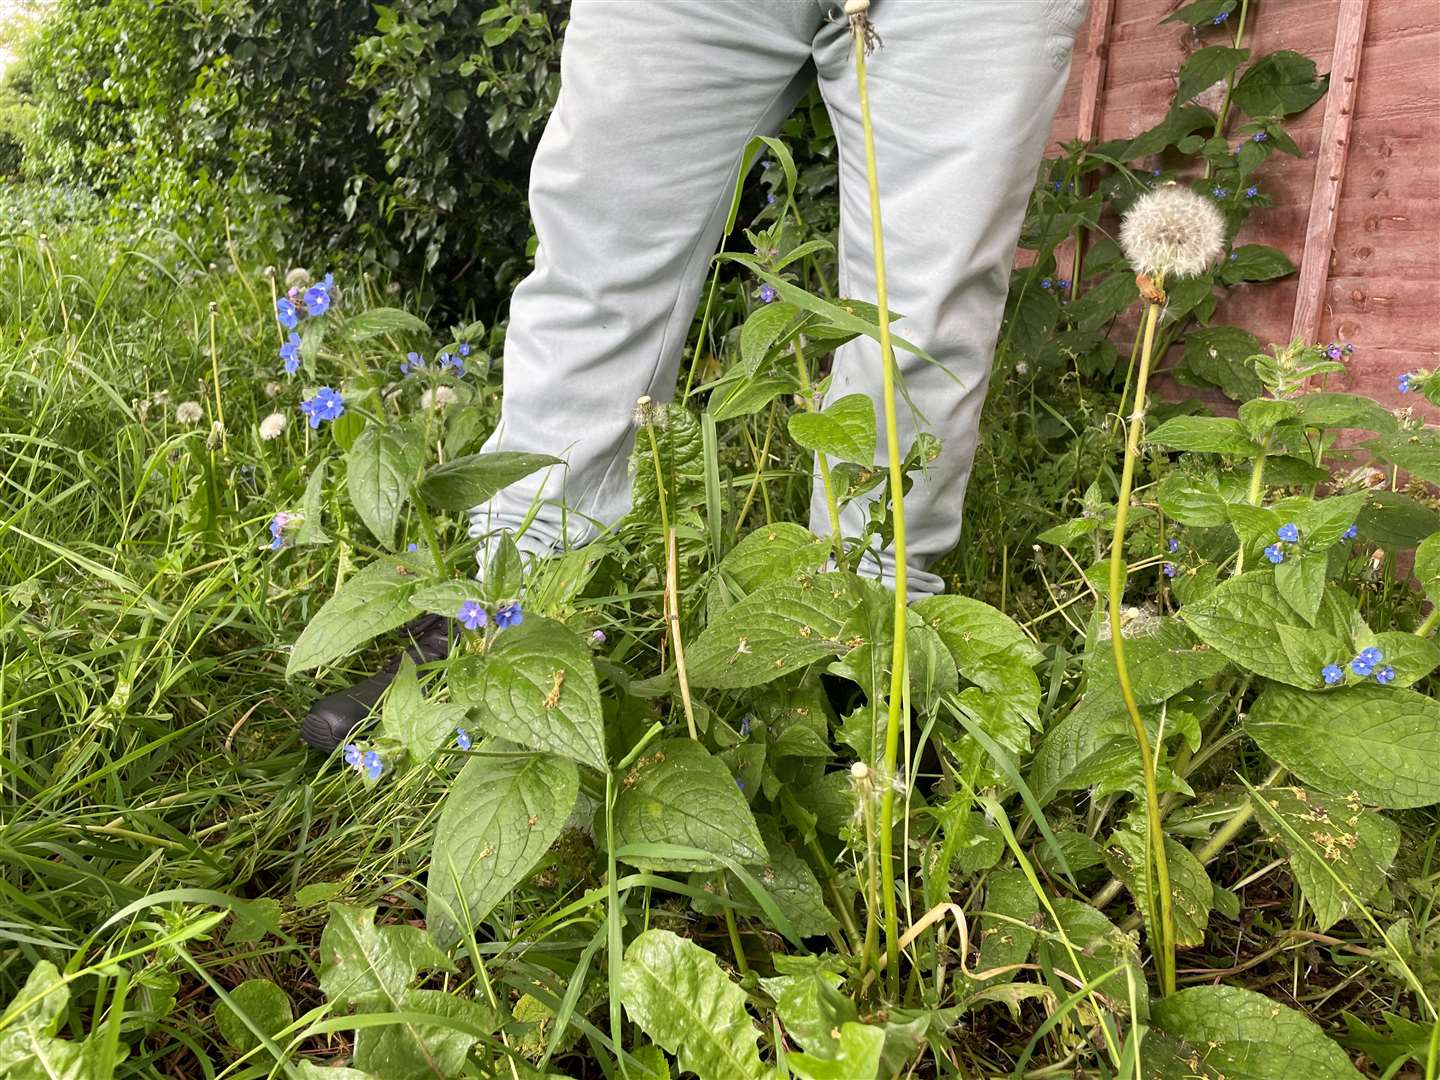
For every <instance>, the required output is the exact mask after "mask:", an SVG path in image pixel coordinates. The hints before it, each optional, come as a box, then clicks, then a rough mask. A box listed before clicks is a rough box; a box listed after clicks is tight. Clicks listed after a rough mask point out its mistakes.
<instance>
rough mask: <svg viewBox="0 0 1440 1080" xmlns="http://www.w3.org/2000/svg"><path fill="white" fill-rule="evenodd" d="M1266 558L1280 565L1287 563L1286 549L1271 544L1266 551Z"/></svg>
mask: <svg viewBox="0 0 1440 1080" xmlns="http://www.w3.org/2000/svg"><path fill="white" fill-rule="evenodd" d="M1265 558H1267V559H1269V560H1270V561H1271V562H1272V563H1275V564H1277V565H1278V564H1280V563H1282V562H1284V561H1285V549H1284V548H1282V547H1281V546H1280V545H1279V544H1271V545H1270V546H1269V547H1267V548H1266V549H1265Z"/></svg>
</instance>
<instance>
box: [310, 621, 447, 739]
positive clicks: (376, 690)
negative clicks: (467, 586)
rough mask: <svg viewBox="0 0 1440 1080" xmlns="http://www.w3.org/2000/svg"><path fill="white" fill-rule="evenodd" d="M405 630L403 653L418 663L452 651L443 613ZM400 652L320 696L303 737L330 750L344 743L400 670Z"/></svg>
mask: <svg viewBox="0 0 1440 1080" xmlns="http://www.w3.org/2000/svg"><path fill="white" fill-rule="evenodd" d="M405 633H406V635H407V636H408V638H409V644H407V645H406V646H405V649H404V653H406V654H408V655H409V656H410V659H411V660H413V661H415V663H417V664H428V663H432V662H434V661H436V660H443V659H444V658H445V657H446V656H448V655H450V641H451V637H450V634H451V628H450V620H449V619H447V618H445V617H444V616H443V615H425V616H423V617H421V618H419V619H416V620H415V621H414V622H412V623H410V624H408V625H407V626H406V627H405ZM401 655H402V654H397V655H396V656H394V657H393V658H392V659H391V660H390V661H389V662H388V663H386V665H385V666H384V667H383V668H381V669H380V670H379V671H378V672H376V673H375V674H374V675H371V676H370V677H369V678H368V679H361V680H360V681H359V682H358V683H356V684H355V685H354V686H350V687H346V688H345V689H344V690H337V691H336V692H335V693H333V694H327V695H326V696H325V697H322V698H320V699H319V700H317V701H316V702H315V703H314V704H313V705H311V706H310V712H309V713H308V714H307V715H306V717H305V722H304V723H302V724H301V725H300V738H301V739H302V740H304V741H305V743H306V744H307V745H309V746H312V747H314V748H315V749H316V750H321V751H324V752H325V753H327V754H328V753H330V752H331V751H332V750H334V749H335V748H336V747H337V746H339V745H340V744H341V743H343V742H344V741H345V739H346V738H347V737H348V736H349V734H350V732H352V731H354V730H355V727H356V725H357V724H359V723H360V721H362V720H364V719H365V718H366V717H367V716H369V715H370V711H371V710H372V709H374V708H375V703H376V702H377V701H379V700H380V695H381V694H383V693H384V692H385V688H386V687H387V686H389V685H390V683H391V681H392V680H393V679H394V678H395V673H396V672H397V671H399V670H400V656H401Z"/></svg>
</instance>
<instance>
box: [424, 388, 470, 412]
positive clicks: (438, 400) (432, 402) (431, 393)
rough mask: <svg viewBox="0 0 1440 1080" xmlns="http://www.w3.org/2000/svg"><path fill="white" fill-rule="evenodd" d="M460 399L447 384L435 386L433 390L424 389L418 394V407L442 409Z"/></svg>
mask: <svg viewBox="0 0 1440 1080" xmlns="http://www.w3.org/2000/svg"><path fill="white" fill-rule="evenodd" d="M459 400H460V397H459V395H458V394H456V393H455V391H454V390H452V389H450V387H448V386H437V387H435V388H434V389H433V390H426V391H425V392H424V393H423V394H421V395H420V408H422V409H443V408H446V407H447V406H450V405H454V404H455V403H456V402H457V401H459Z"/></svg>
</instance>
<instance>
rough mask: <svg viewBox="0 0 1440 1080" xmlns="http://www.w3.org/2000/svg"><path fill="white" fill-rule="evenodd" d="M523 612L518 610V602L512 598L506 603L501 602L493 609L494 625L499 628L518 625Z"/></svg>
mask: <svg viewBox="0 0 1440 1080" xmlns="http://www.w3.org/2000/svg"><path fill="white" fill-rule="evenodd" d="M524 618H525V616H524V613H523V612H521V610H520V602H519V601H518V600H512V601H510V602H509V603H507V604H501V605H500V606H499V607H497V608H496V609H495V625H496V626H497V627H499V628H500V629H501V630H508V629H510V628H511V627H512V626H519V625H520V624H521V623H522V622H523V621H524Z"/></svg>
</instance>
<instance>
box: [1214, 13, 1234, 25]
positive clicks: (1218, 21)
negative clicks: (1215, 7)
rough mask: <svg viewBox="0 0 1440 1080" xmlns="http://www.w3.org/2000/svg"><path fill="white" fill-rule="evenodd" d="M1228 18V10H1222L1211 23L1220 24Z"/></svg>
mask: <svg viewBox="0 0 1440 1080" xmlns="http://www.w3.org/2000/svg"><path fill="white" fill-rule="evenodd" d="M1228 18H1230V13H1229V12H1228V11H1222V12H1220V14H1219V15H1216V16H1215V17H1214V18H1213V19H1211V20H1210V25H1211V26H1219V25H1220V24H1221V23H1223V22H1224V21H1225V20H1226V19H1228Z"/></svg>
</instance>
